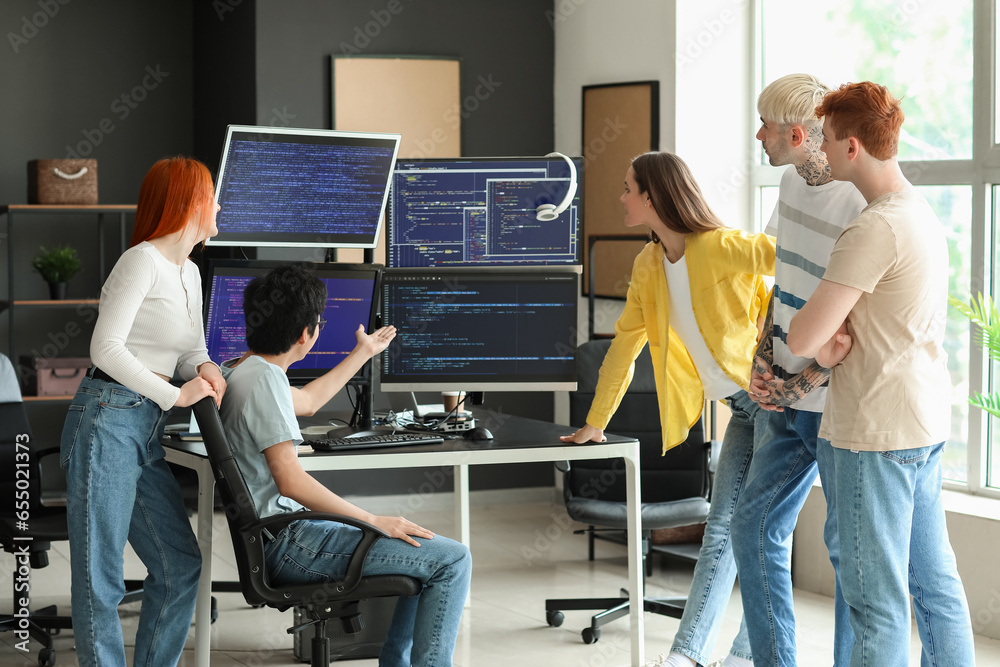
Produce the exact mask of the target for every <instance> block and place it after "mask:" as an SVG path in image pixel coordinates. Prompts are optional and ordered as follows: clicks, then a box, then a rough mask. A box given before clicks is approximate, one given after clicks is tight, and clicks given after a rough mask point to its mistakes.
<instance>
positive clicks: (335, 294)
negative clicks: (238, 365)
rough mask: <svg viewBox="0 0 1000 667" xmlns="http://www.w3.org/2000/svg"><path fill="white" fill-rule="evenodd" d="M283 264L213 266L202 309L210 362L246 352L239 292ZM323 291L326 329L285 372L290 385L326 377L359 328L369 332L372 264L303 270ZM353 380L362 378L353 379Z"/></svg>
mask: <svg viewBox="0 0 1000 667" xmlns="http://www.w3.org/2000/svg"><path fill="white" fill-rule="evenodd" d="M285 263H286V262H278V261H270V260H268V261H264V260H214V261H212V263H211V268H210V276H209V287H208V298H207V299H206V301H205V303H206V306H205V342H206V343H207V345H208V354H209V357H211V359H212V361H214V362H216V363H220V364H221V363H222V362H223V361H226V360H228V359H233V358H237V357H240V356H241V355H242V354H243V353H244V352H246V350H247V344H246V320H245V318H244V315H243V290H244V289H245V288H246V286H247V284H249V282H250V281H251V280H253V279H254V278H255V277H257V276H261V275H264V274H265V273H266V272H267V271H269V270H270V269H272V268H274V267H276V266H280V265H282V264H285ZM302 266H304V267H305V268H306V269H307V270H309V271H310V272H311V273H312V274H313V275H315V276H316V277H317V278H319V279H320V280H321V281H322V282H323V284H324V285H325V286H326V292H327V296H326V310H325V311H324V314H323V317H324V318H326V321H327V324H326V327H325V328H324V329H323V331H321V332H320V335H319V338H318V339H317V340H316V344H315V345H314V346H313V348H312V350H310V351H309V353H308V354H307V355H306V357H305V358H304V359H302V360H301V361H298V362H296V363H294V364H292V365H291V366H290V367H289V369H288V377H289V378H290V379H293V380H295V379H301V380H309V379H313V378H316V377H319V376H320V375H322V374H323V373H325V372H327V371H328V370H330V369H331V368H333V367H334V366H336V365H337V364H339V363H340V362H341V361H343V360H344V358H345V357H346V356H347V355H348V353H349V352H350V351H351V350H353V349H354V346H355V344H356V342H357V341H356V339H355V337H354V332H355V330H356V329H357V328H358V325H359V324H363V325H364V327H365V331H369V332H370V331H372V329H373V327H374V324H375V322H376V310H377V306H378V298H377V290H378V285H379V277H380V275H381V267H380V266H378V265H373V264H303V265H302ZM357 375H358V376H360V375H362V373H358V374H357Z"/></svg>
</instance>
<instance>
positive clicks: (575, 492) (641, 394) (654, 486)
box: [545, 339, 719, 644]
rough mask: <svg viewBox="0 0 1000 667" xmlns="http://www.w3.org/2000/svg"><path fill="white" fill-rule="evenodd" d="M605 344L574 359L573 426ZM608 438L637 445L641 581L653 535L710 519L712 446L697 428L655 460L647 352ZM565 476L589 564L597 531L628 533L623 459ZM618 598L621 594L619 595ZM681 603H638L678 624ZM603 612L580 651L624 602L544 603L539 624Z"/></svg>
mask: <svg viewBox="0 0 1000 667" xmlns="http://www.w3.org/2000/svg"><path fill="white" fill-rule="evenodd" d="M610 345H611V341H610V340H606V339H605V340H594V341H590V342H588V343H585V344H583V345H582V346H580V348H579V350H578V351H577V360H578V368H579V379H578V382H577V391H575V392H573V393H572V394H571V395H570V419H571V420H572V423H573V424H582V423H584V421H586V417H587V412H588V411H589V410H590V404H591V403H592V401H593V398H594V390H595V388H596V386H597V377H598V371H599V370H600V367H601V362H602V361H603V360H604V355H605V354H606V353H607V350H608V348H609V347H610ZM607 430H608V432H610V433H614V434H616V435H625V436H630V437H634V438H636V439H638V440H639V442H640V455H639V457H640V483H641V492H642V506H641V507H640V518H641V522H642V557H643V564H644V567H643V574H644V576H645V575H647V574H648V566H649V563H648V556H649V551H650V536H651V533H652V531H653V530H657V529H663V528H678V527H681V526H690V525H694V524H700V523H704V522H705V520H706V518H707V517H708V509H709V502H708V498H709V493H710V489H711V470H710V469H711V467H712V461H711V457H712V452H713V449H714V450H715V451H716V452H717V451H718V449H719V447H718V446H717V445H716V446H715V447H714V448H713V443H711V442H706V440H705V437H704V428H703V425H702V422H701V421H699V422H698V423H696V424H695V426H694V427H693V428H692V429H691V432H690V433H689V434H688V438H687V440H686V441H685V442H684V443H682V444H681V445H679V446H677V447H674V448H673V449H671V450H669V451H668V452H667V453H666V455H665V456H661V455H660V454H661V449H662V448H661V442H662V436H661V431H660V410H659V402H658V400H657V397H656V386H655V384H654V380H653V365H652V361H651V359H650V356H649V349H648V348H646V349H644V350H643V351H642V353H641V354H640V355H639V358H638V359H636V362H635V372H634V374H633V377H632V383H631V385H629V388H628V391H627V392H626V393H625V396H624V397H623V398H622V402H621V405H619V407H618V410H617V411H616V412H615V415H614V417H613V418H612V420H611V422H610V423H609V424H608V426H607ZM563 465H567V469H566V470H565V474H564V476H563V496H564V498H565V501H566V510H567V512H568V513H569V516H570V518H572V519H573V520H575V521H579V522H581V523H585V524H587V525H588V526H589V527H588V528H587V529H586V530H585V531H577V532H586V533H587V534H588V540H589V557H590V560H593V559H594V539H595V537H597V535H596V533H597V532H598V531H601V530H612V531H621V530H623V529H624V528H625V527H626V520H627V509H628V508H627V505H626V502H625V497H626V496H625V494H626V490H625V484H626V480H625V474H624V462H623V461H622V460H621V459H612V460H600V461H574V462H573V465H572V466H568V464H563ZM622 593H623V594H627V591H625V590H624V589H623V590H622ZM684 601H685V598H649V597H643V608H644V610H645V611H649V612H653V613H656V614H662V615H665V616H671V617H673V618H680V617H681V615H682V614H683V613H684ZM580 609H601V610H602V611H600V612H599V613H597V614H595V615H594V616H593V618H592V619H591V624H590V626H589V627H587V628H584V630H583V632H582V633H581V634H582V636H583V641H584V643H587V644H591V643H593V642H596V641H597V640H598V639H599V638H600V636H601V630H600V628H601V626H602V625H605V624H606V623H609V622H611V621H613V620H615V619H617V618H621V617H622V616H626V615H627V614H628V613H629V601H628V600H627V599H622V598H621V597H618V598H590V599H567V600H546V601H545V619H546V621H547V622H548V624H549V625H550V626H553V627H558V626H560V625H562V623H563V620H564V616H563V613H562V612H563V610H580Z"/></svg>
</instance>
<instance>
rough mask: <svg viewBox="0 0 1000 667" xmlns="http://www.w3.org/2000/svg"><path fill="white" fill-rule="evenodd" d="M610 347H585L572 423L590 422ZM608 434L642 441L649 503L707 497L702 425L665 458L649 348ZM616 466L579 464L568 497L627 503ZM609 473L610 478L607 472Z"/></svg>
mask: <svg viewBox="0 0 1000 667" xmlns="http://www.w3.org/2000/svg"><path fill="white" fill-rule="evenodd" d="M609 347H611V340H610V339H599V340H593V341H589V342H587V343H584V344H583V345H581V346H580V348H579V349H578V351H577V366H578V369H579V370H578V380H577V390H576V391H575V392H573V393H571V394H570V419H571V421H572V423H573V424H582V423H584V422H585V421H586V418H587V413H588V412H589V411H590V405H591V403H592V402H593V400H594V392H595V390H596V388H597V380H598V376H599V372H600V368H601V364H602V362H603V361H604V356H605V355H606V354H607V351H608V348H609ZM606 430H607V431H608V432H609V433H614V434H616V435H623V436H628V437H633V438H636V439H637V440H639V442H640V448H639V450H640V452H639V456H640V470H641V480H642V500H643V502H644V503H650V502H666V501H670V500H676V499H678V498H693V497H697V496H702V497H705V498H707V497H708V495H709V491H710V478H709V474H708V456H707V451H706V447H705V442H706V438H705V434H704V428H703V425H702V421H701V420H699V421H698V422H696V423H695V424H694V426H693V427H692V428H691V431H690V432H689V433H688V437H687V440H685V441H684V443H682V444H681V445H679V446H677V447H674V448H672V449H670V450H669V451H667V453H666V454H665V455H661V452H662V442H663V439H662V435H661V430H660V406H659V400H658V399H657V396H656V383H655V379H654V376H653V362H652V358H651V357H650V354H649V347H648V346H647V347H645V348H643V350H642V352H641V353H640V354H639V356H638V358H637V359H636V361H635V371H634V373H633V375H632V383H631V384H630V385H629V388H628V391H627V392H626V393H625V396H624V397H623V398H622V401H621V404H620V405H619V406H618V410H616V411H615V414H614V416H613V417H612V418H611V421H610V422H609V423H608V426H607V428H606ZM615 465H618V466H619V467H621V463H620V462H619V463H615V462H613V461H586V462H581V461H577V462H574V463H573V465H572V467H571V469H570V473H569V475H568V479H567V480H566V482H568V483H567V484H566V486H565V487H564V488H565V489H566V492H567V493H574V494H586V493H588V492H589V493H590V494H594V493H595V492H599V494H600V498H601V499H602V500H609V501H613V502H624V500H625V475H624V474H615V469H614V466H615ZM609 468H610V469H611V472H608V469H609Z"/></svg>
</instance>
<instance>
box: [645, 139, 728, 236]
mask: <svg viewBox="0 0 1000 667" xmlns="http://www.w3.org/2000/svg"><path fill="white" fill-rule="evenodd" d="M632 172H633V175H634V176H635V183H636V185H638V186H639V192H645V193H646V194H648V195H649V200H650V201H651V202H652V203H653V210H654V211H656V214H657V215H658V216H659V217H660V220H662V221H663V224H665V225H666V226H667V228H668V229H670V230H672V231H675V232H679V233H681V234H690V233H691V232H707V231H709V230H712V229H718V228H719V227H725V226H726V225H725V224H724V223H723V222H722V220H720V219H719V216H717V215H715V213H714V212H713V211H712V209H711V207H709V205H708V202H706V201H705V197H704V196H703V195H702V194H701V188H699V187H698V184H697V183H696V182H695V180H694V176H692V175H691V170H690V169H689V168H688V166H687V164H685V162H684V160H682V159H680V158H679V157H677V156H676V155H674V154H673V153H665V152H651V153H643V154H642V155H639V156H638V157H636V158H634V159H633V160H632ZM650 235H651V236H652V238H653V241H654V242H655V243H659V242H660V239H659V237H657V236H656V234H655V233H653V232H650Z"/></svg>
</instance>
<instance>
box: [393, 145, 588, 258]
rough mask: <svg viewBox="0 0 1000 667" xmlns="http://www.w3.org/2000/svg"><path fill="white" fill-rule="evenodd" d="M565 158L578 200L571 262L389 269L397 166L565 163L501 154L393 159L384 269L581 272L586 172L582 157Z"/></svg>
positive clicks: (584, 234) (564, 162)
mask: <svg viewBox="0 0 1000 667" xmlns="http://www.w3.org/2000/svg"><path fill="white" fill-rule="evenodd" d="M568 157H569V158H570V159H571V160H573V164H574V165H575V166H576V181H577V191H576V194H575V195H574V197H573V200H574V201H577V200H578V201H579V203H578V204H577V219H578V220H579V222H578V225H577V243H576V258H575V259H574V260H573V261H572V262H559V263H549V262H537V263H536V262H510V263H502V262H470V263H462V264H450V265H448V266H440V265H439V266H426V267H416V266H414V267H403V266H393V264H392V253H391V248H392V243H393V235H394V233H395V229H394V225H393V215H394V211H393V205H392V200H393V196H392V188H393V185H394V183H395V180H396V173H397V171H399V165H400V163H404V164H411V163H416V164H428V165H432V164H440V163H446V162H447V163H455V162H468V163H469V164H476V163H488V162H556V163H559V164H566V161H565V160H563V159H562V158H559V157H546V156H539V155H524V156H510V155H505V156H497V157H488V156H485V157H470V156H462V157H418V158H400V159H397V160H396V164H395V165H394V166H393V171H392V177H391V178H390V181H389V190H390V194H389V203H388V205H387V207H386V212H385V217H386V225H385V244H386V248H385V253H386V268H391V269H403V268H441V269H447V268H464V267H483V268H490V267H532V268H534V267H540V266H544V267H578V268H577V270H578V271H582V268H583V253H584V249H583V243H584V239H586V233H585V229H584V225H585V224H586V216H585V215H584V210H583V208H584V198H583V194H582V193H583V189H584V180H585V176H584V172H585V171H586V170H585V166H586V160H584V158H583V157H582V156H572V155H571V156H568ZM571 205H572V204H571Z"/></svg>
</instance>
